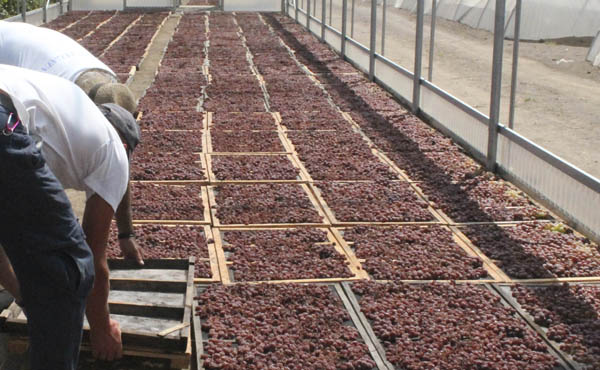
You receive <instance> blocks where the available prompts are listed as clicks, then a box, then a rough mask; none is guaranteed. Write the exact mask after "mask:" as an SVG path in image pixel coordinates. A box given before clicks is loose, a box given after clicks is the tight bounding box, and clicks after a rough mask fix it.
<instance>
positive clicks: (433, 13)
mask: <svg viewBox="0 0 600 370" xmlns="http://www.w3.org/2000/svg"><path fill="white" fill-rule="evenodd" d="M436 16H437V0H431V30H430V31H431V33H430V35H429V72H428V77H427V79H428V80H429V82H431V81H433V52H434V49H435V23H436Z"/></svg>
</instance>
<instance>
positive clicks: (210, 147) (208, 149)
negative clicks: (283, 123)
mask: <svg viewBox="0 0 600 370" xmlns="http://www.w3.org/2000/svg"><path fill="white" fill-rule="evenodd" d="M231 113H235V112H231ZM219 131H220V132H238V131H236V130H219ZM246 131H250V132H258V133H264V132H276V133H277V136H278V137H279V141H280V142H281V146H282V147H283V149H284V151H279V152H215V151H214V150H213V145H212V137H211V130H208V131H207V134H206V135H205V138H206V143H205V145H204V146H203V148H205V149H204V153H205V154H230V155H235V154H246V155H249V154H255V155H259V154H292V153H293V152H292V151H291V150H290V148H289V147H288V145H287V140H286V138H285V135H284V134H283V132H281V131H279V130H272V131H268V130H246Z"/></svg>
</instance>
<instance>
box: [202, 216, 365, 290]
mask: <svg viewBox="0 0 600 370" xmlns="http://www.w3.org/2000/svg"><path fill="white" fill-rule="evenodd" d="M285 229H305V227H288V228H274V227H265V228H248V227H245V228H244V227H240V228H215V229H214V233H213V234H214V240H215V249H216V252H217V259H218V261H219V270H220V274H221V282H222V283H223V284H225V285H230V284H247V283H250V284H251V283H258V282H260V283H269V284H282V283H332V282H339V281H351V280H361V279H368V275H367V274H366V271H364V270H363V269H362V266H361V265H360V262H359V261H358V259H357V258H356V256H355V255H354V252H352V250H351V249H350V248H348V246H347V244H345V243H344V242H343V239H342V240H340V238H338V236H337V235H336V234H335V232H333V230H332V229H330V228H327V227H315V228H311V229H317V230H322V231H325V232H327V239H328V242H326V243H327V244H331V245H332V246H333V247H334V249H335V250H336V252H337V253H338V254H340V255H342V256H344V257H345V258H346V260H347V261H348V269H349V270H350V271H351V272H352V273H353V274H354V276H352V277H349V278H320V279H314V278H311V279H288V280H258V281H234V280H232V279H231V274H230V271H229V268H228V266H229V265H231V264H232V262H230V261H228V260H227V257H226V256H225V251H224V248H223V245H224V240H223V236H222V232H227V231H268V230H285Z"/></svg>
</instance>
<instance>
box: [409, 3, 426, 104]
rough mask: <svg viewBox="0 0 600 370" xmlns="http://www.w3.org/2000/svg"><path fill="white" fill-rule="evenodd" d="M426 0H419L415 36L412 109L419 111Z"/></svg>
mask: <svg viewBox="0 0 600 370" xmlns="http://www.w3.org/2000/svg"><path fill="white" fill-rule="evenodd" d="M424 19H425V0H417V30H416V36H415V71H414V79H413V99H412V109H413V112H414V113H417V112H418V111H419V109H420V106H421V67H422V64H423V23H424Z"/></svg>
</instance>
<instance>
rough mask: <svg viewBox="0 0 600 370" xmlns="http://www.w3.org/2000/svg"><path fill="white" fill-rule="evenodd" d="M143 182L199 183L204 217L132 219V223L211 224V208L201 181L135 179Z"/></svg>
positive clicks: (169, 183)
mask: <svg viewBox="0 0 600 370" xmlns="http://www.w3.org/2000/svg"><path fill="white" fill-rule="evenodd" d="M136 182H140V183H144V184H157V185H174V186H185V185H191V184H199V185H201V188H200V189H201V192H200V194H199V196H200V200H201V201H202V206H203V208H204V219H203V220H133V223H134V224H173V225H209V224H211V210H210V203H209V193H208V189H207V187H206V186H204V184H203V183H200V182H195V181H188V182H185V183H181V182H172V181H158V182H157V181H136Z"/></svg>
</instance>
